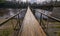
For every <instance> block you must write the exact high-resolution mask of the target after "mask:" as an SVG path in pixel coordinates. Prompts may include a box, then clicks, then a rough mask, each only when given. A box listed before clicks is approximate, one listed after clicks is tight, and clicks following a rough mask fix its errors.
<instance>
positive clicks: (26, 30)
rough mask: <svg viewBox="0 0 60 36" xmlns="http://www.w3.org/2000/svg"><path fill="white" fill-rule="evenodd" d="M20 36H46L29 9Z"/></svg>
mask: <svg viewBox="0 0 60 36" xmlns="http://www.w3.org/2000/svg"><path fill="white" fill-rule="evenodd" d="M18 36H46V34H45V33H44V31H43V29H42V27H41V26H40V25H39V23H38V21H37V20H36V18H35V17H34V15H33V14H32V12H31V10H30V8H29V7H28V9H27V13H26V15H25V18H24V21H23V23H22V27H21V30H20V32H19V35H18Z"/></svg>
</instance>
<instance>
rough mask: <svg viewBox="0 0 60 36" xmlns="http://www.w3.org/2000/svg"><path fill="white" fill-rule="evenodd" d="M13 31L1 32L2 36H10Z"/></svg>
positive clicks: (5, 30)
mask: <svg viewBox="0 0 60 36" xmlns="http://www.w3.org/2000/svg"><path fill="white" fill-rule="evenodd" d="M12 31H13V30H12V29H4V30H0V36H9V35H10V34H11V33H12Z"/></svg>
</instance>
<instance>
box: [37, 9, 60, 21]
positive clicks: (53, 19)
mask: <svg viewBox="0 0 60 36" xmlns="http://www.w3.org/2000/svg"><path fill="white" fill-rule="evenodd" d="M36 11H37V10H36ZM37 12H39V11H37ZM39 13H41V14H43V15H45V16H47V17H48V18H51V19H53V20H56V21H57V22H60V19H58V18H55V17H52V16H50V15H46V14H44V13H43V12H39Z"/></svg>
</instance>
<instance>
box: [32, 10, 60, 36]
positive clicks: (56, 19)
mask: <svg viewBox="0 0 60 36" xmlns="http://www.w3.org/2000/svg"><path fill="white" fill-rule="evenodd" d="M31 10H32V11H33V10H34V11H36V12H39V13H41V15H40V22H39V23H40V25H41V27H42V29H43V30H44V32H45V33H46V35H47V36H49V34H48V33H47V32H46V30H45V28H46V29H47V28H48V27H45V25H44V24H45V23H43V21H42V19H43V18H42V15H44V16H47V17H48V18H50V19H52V20H55V21H57V22H60V19H58V18H55V17H52V16H50V15H46V14H45V13H43V12H40V11H38V10H35V9H31ZM42 11H44V10H42ZM41 23H42V24H41ZM47 25H48V24H47Z"/></svg>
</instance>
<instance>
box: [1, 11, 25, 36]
mask: <svg viewBox="0 0 60 36" xmlns="http://www.w3.org/2000/svg"><path fill="white" fill-rule="evenodd" d="M24 12H25V11H24ZM21 13H22V11H21V10H20V11H19V12H17V13H16V14H15V15H14V16H11V17H9V18H8V19H5V20H4V21H2V22H1V23H0V32H1V33H0V36H10V35H11V36H18V33H19V30H20V29H21V24H22V21H23V18H24V17H23V18H21V17H20V15H21Z"/></svg>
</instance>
